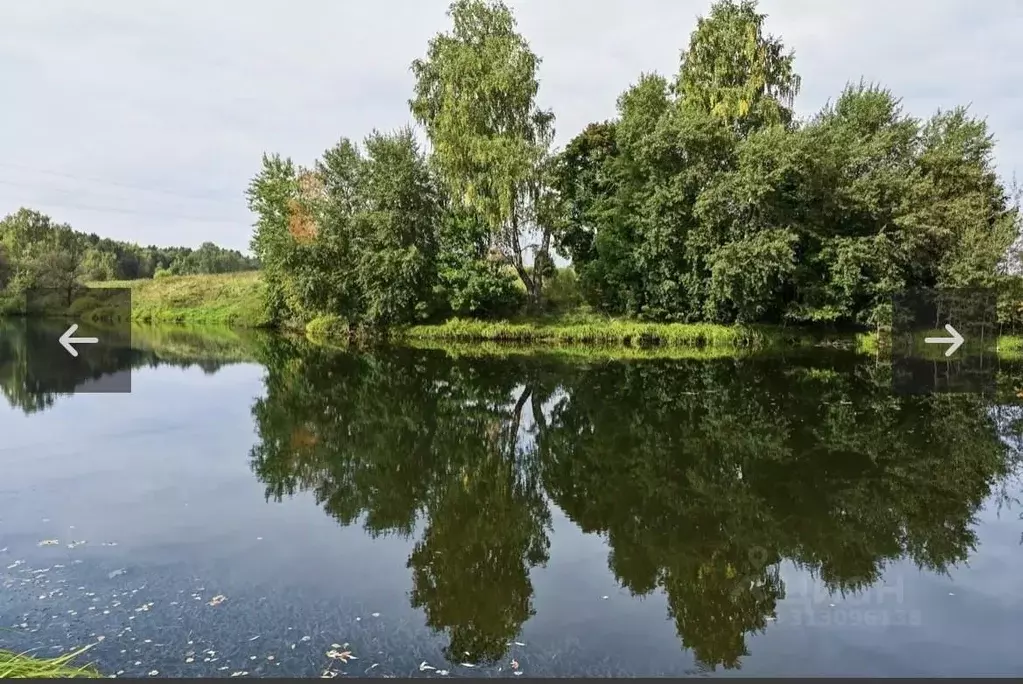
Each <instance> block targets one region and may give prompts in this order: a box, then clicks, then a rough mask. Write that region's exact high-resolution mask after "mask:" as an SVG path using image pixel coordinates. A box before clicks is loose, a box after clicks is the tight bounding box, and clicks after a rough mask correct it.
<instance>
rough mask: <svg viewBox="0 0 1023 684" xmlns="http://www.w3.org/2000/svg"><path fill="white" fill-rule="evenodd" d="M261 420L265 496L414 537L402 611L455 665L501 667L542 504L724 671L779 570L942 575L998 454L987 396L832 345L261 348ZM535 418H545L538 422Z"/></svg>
mask: <svg viewBox="0 0 1023 684" xmlns="http://www.w3.org/2000/svg"><path fill="white" fill-rule="evenodd" d="M265 356H266V359H265V361H266V363H267V366H268V373H267V378H266V386H267V393H266V397H265V398H264V399H261V400H259V401H258V402H257V404H256V405H255V407H254V415H255V417H256V421H257V427H258V430H259V435H260V441H259V443H258V444H257V446H256V447H255V448H254V449H253V454H252V459H253V468H254V470H255V472H256V473H257V474H258V476H259V477H260V479H261V480H262V481H263V482H265V483H266V485H267V494H268V496H271V497H281V496H285V495H289V494H291V493H293V492H295V491H297V490H301V489H310V490H313V491H314V492H315V494H316V496H317V499H318V500H319V501H320V502H321V503H322V504H323V505H324V507H325V509H326V510H327V511H328V512H329V513H330V514H331V515H333V516H335V517H336V518H337V519H338V520H339V521H340V522H341V523H342V524H351V523H353V522H354V521H355V520H357V519H360V518H361V519H363V521H364V525H365V527H366V528H367V530H369V531H370V532H371V533H373V534H384V533H396V534H401V535H404V536H410V535H412V534H413V533H414V531H415V529H416V521H417V519H420V518H421V519H422V520H423V529H422V532H421V536H420V537H419V538H418V540H417V543H416V545H415V548H414V550H413V552H412V555H411V557H410V559H409V567H410V569H411V571H412V576H413V581H414V588H413V591H412V596H411V601H412V604H413V606H415V607H421V608H422V609H423V610H424V611H425V613H426V619H427V623H428V624H429V625H430V626H431V627H433V628H435V629H437V630H440V631H445V632H446V633H447V634H448V637H449V640H450V644H449V650H448V652H449V657H451V658H453V659H462V655H463V653H465V652H468V653H469V654H470V656H471V657H473V658H477V659H481V660H482V659H490V660H492V659H497V658H500V657H501V656H502V655H503V654H504V652H505V645H506V643H507V641H509V640H511V639H512V638H513V637H514V635H515V634H516V633H517V632H518V631H519V630H520V629H521V626H522V624H523V623H524V622H525V620H527V619H528V618H529V616H530V615H532V613H533V608H532V595H533V590H532V585H531V583H530V580H529V571H530V569H531V568H533V567H536V566H538V565H542V564H543V563H544V562H546V559H547V548H548V544H549V541H548V530H549V526H550V512H549V509H548V504H547V502H548V501H552V502H554V503H556V504H557V505H558V506H559V507H560V508H561V509H562V510H564V511H565V513H566V514H567V515H568V516H569V517H570V518H571V519H572V520H573V521H574V522H575V523H576V524H578V525H579V526H580V527H581V528H582V529H584V530H586V531H589V532H595V533H600V534H602V535H603V536H605V537H606V538H607V540H608V544H609V547H610V555H609V559H608V563H609V566H610V568H611V570H612V571H613V572H614V574H615V575H616V577H617V578H618V579H619V581H620V582H621V583H622V585H623V586H625V587H627V588H628V589H629V590H631V591H632V592H633V593H635V594H639V595H641V594H647V593H650V592H652V591H655V590H658V589H660V590H662V591H664V592H665V593H666V594H667V597H668V604H669V612H670V615H671V617H672V619H673V620H674V622H675V625H676V629H677V631H678V634H679V636H680V639H681V640H682V644H683V646H684V647H685V648H687V649H691V650H692V651H693V653H694V655H695V657H696V658H697V659H698V660H699V661H700V662H701V663H703V664H705V665H707V666H718V665H721V666H725V667H736V666H738V665H739V663H740V659H741V657H742V656H743V655H744V654H746V636H747V635H748V634H751V633H755V632H757V631H760V630H763V629H764V628H765V626H766V624H767V621H768V619H769V618H770V617H771V616H772V615H773V614H774V611H775V606H776V603H777V601H778V599H779V598H781V597H782V596H784V586H783V583H782V581H781V578H780V576H779V572H778V565H779V563H780V562H781V561H782V560H790V561H793V562H795V563H796V564H798V565H800V566H802V567H804V568H806V569H807V570H809V571H810V572H811V573H812V574H813V575H815V576H816V577H818V578H820V579H821V580H822V581H823V582H824V583H825V584H826V586H827V587H828V588H830V589H832V590H838V591H856V590H860V589H863V588H865V587H867V586H869V585H871V584H872V583H874V582H876V581H877V580H878V579H879V578H880V576H881V573H882V572H883V570H884V567H885V565H886V564H887V563H889V562H891V561H895V560H897V559H901V558H907V557H908V558H910V559H912V560H913V561H914V562H916V563H917V564H919V565H920V566H921V567H924V568H928V569H932V570H943V569H945V568H946V567H948V566H949V565H950V564H953V563H956V562H959V561H962V560H964V559H965V558H966V557H967V554H968V553H969V552H970V551H971V549H972V548H973V545H974V544H975V541H976V540H975V536H974V532H973V530H972V526H973V522H974V520H973V516H974V514H975V512H976V511H977V509H978V507H979V506H980V504H981V502H982V501H983V499H984V498H985V496H986V495H987V494H988V493H989V492H990V490H991V486H992V484H994V483H995V482H996V481H997V480H998V479H999V478H1000V477H1002V476H1003V475H1004V474H1005V472H1006V469H1007V467H1008V465H1007V453H1006V448H1005V445H1004V444H1003V443H1002V442H1001V441H1000V440H999V430H998V426H997V425H996V424H995V421H994V419H993V418H992V414H991V412H990V411H989V409H988V407H987V406H985V405H984V403H983V402H982V401H981V400H980V399H978V398H972V397H964V396H961V395H959V396H935V397H896V396H893V395H891V393H890V391H889V388H888V385H887V384H886V383H885V382H884V381H883V379H880V378H874V377H872V375H871V370H870V369H868V368H866V367H865V366H857V365H855V364H854V363H853V362H852V360H851V358H850V357H847V356H842V355H838V354H836V355H826V356H824V357H821V356H820V355H818V356H816V357H815V359H814V360H813V363H812V364H810V363H807V362H805V361H802V360H800V359H799V358H791V359H786V360H778V359H762V360H757V359H747V360H741V361H740V360H717V361H691V362H686V361H670V362H667V361H666V362H661V361H656V362H654V361H649V362H639V363H605V364H596V365H593V366H592V367H583V366H579V365H568V364H561V363H557V362H553V361H550V360H542V359H536V358H533V359H520V360H509V359H488V360H475V361H472V360H464V359H463V360H457V361H453V360H450V359H448V358H447V357H445V356H444V355H442V354H439V353H436V352H423V351H419V352H416V351H411V350H405V351H389V352H379V353H377V354H376V355H351V354H340V353H332V352H329V351H323V350H309V349H303V348H300V347H296V346H291V345H289V344H288V343H285V342H281V341H277V342H275V343H273V344H270V345H268V346H267V347H266V350H265ZM544 407H546V410H544Z"/></svg>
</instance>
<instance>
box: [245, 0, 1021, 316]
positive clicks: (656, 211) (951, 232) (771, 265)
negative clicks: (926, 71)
mask: <svg viewBox="0 0 1023 684" xmlns="http://www.w3.org/2000/svg"><path fill="white" fill-rule="evenodd" d="M449 16H450V19H451V23H452V27H451V29H450V30H449V31H447V32H444V33H441V34H439V35H437V36H435V37H434V38H433V39H432V40H431V41H430V42H429V45H428V48H427V54H426V56H425V57H424V58H423V59H419V60H416V61H415V62H414V63H413V65H412V71H413V74H414V76H415V85H414V91H413V96H412V98H411V99H410V102H409V104H410V107H411V110H412V114H413V116H414V118H415V120H416V121H417V122H418V123H419V124H421V125H422V126H423V128H424V129H425V133H426V136H427V138H428V139H429V142H430V150H429V155H428V161H429V164H428V165H429V169H428V170H427V169H426V168H425V167H424V163H423V161H422V159H421V157H420V155H419V152H418V150H412V149H410V147H411V146H413V144H412V142H411V140H412V137H411V134H408V133H404V134H401V135H404V136H405V137H404V138H402V137H401V136H399V138H398V139H393V140H391V141H390V142H389V143H387V144H384V143H383V142H379V143H374V144H375V145H377V144H379V145H380V150H384V149H388V150H399V149H400V150H403V151H402V153H401V154H400V155H396V154H391V153H388V154H386V155H383V156H381V159H380V160H376V159H375V157H376V156H377V155H376V154H375V153H373V152H371V151H369V144H368V142H367V145H364V146H363V147H364V149H362V150H360V149H359V148H358V146H357V145H355V144H353V143H351V142H345V141H342V143H341V144H340V145H339V146H337V147H336V148H334V149H333V150H331V151H329V152H328V153H327V154H325V155H324V157H323V159H322V160H321V161H320V162H318V163H317V164H316V165H315V167H314V168H313V169H311V170H309V171H303V170H301V169H296V168H294V167H293V166H289V165H290V162H284V161H282V160H280V159H279V158H268V159H267V160H265V161H264V170H263V171H262V172H261V174H260V176H259V179H261V180H258V181H255V182H254V185H253V188H252V189H250V200H251V199H252V197H253V196H252V195H251V190H253V189H256V188H257V186H258V188H260V190H259V193H260V199H259V200H258V201H256V202H254V203H252V204H251V206H252V207H253V209H254V211H256V213H257V214H259V216H260V219H259V223H258V224H257V240H256V241H255V242H254V244H258V245H262V246H261V247H259V248H258V249H257V253H258V254H264V255H266V258H268V259H270V261H272V262H273V263H274V264H275V266H274V267H273V269H271V270H268V281H269V282H270V287H269V289H268V296H269V297H270V298H271V299H272V300H273V302H274V307H275V310H280V311H286V312H289V313H288V315H291V316H295V317H298V318H304V319H308V318H309V317H312V316H316V315H320V314H324V313H325V314H330V315H332V316H338V317H340V318H342V319H344V320H345V321H348V322H349V323H352V324H356V325H360V326H362V325H368V326H374V327H386V326H393V325H396V324H403V323H408V322H413V321H416V320H423V319H424V318H425V317H429V316H431V315H432V316H434V317H435V318H441V317H443V316H445V315H452V314H453V315H458V316H476V317H484V316H506V315H511V314H514V313H517V310H518V309H519V308H520V306H521V304H522V302H521V300H522V295H521V294H520V293H519V292H518V291H517V290H516V288H515V287H514V286H513V283H512V282H511V277H510V276H511V275H512V272H514V275H515V276H517V278H518V280H519V281H521V284H522V286H523V289H524V290H525V291H526V293H527V296H526V299H527V301H528V303H529V306H530V308H531V309H532V311H533V312H536V311H538V310H539V309H541V308H542V305H543V302H542V299H543V296H542V293H544V292H545V291H546V289H547V287H546V285H545V281H547V280H549V279H550V278H551V277H553V273H554V270H553V268H552V264H553V262H552V261H551V258H550V252H551V249H556V250H557V251H558V252H559V253H561V254H562V255H564V256H566V257H568V258H570V259H571V262H572V268H573V270H574V273H576V274H577V275H578V286H579V289H580V290H581V292H582V294H583V296H584V298H585V301H586V302H587V303H588V304H590V305H591V306H593V307H594V308H596V309H598V310H600V311H603V312H607V313H610V314H616V315H624V316H630V317H637V318H643V319H650V320H659V321H681V322H698V321H713V322H721V323H732V322H765V323H779V324H788V323H796V324H826V325H836V326H846V325H856V326H866V325H882V324H884V323H886V322H887V321H888V319H889V317H890V303H889V302H890V300H891V295H892V294H893V293H896V292H898V291H900V290H902V289H906V288H912V287H949V286H979V287H992V288H997V289H998V290H999V291H1000V292H1001V299H1002V306H1001V310H1002V312H1003V318H1005V317H1006V316H1008V317H1013V316H1016V317H1018V316H1017V313H1018V312H1017V309H1020V306H1019V302H1020V301H1021V298H1020V296H1019V292H1020V288H1021V287H1023V286H1020V285H1019V282H1018V280H1019V279H1018V276H1013V275H1011V274H1010V273H1009V272H1008V271H1007V264H1008V263H1009V262H1010V261H1011V259H1012V256H1013V245H1014V242H1016V241H1017V239H1018V237H1019V235H1020V230H1021V228H1023V223H1021V219H1020V212H1019V206H1018V202H1015V201H1014V200H1013V199H1012V198H1010V197H1009V196H1008V193H1007V192H1006V190H1005V188H1004V187H1003V186H1002V184H1001V182H1000V181H999V179H998V176H997V174H996V172H995V167H994V162H993V149H994V142H993V139H992V137H991V135H990V133H989V131H988V129H987V127H986V124H985V123H984V122H983V121H982V120H980V119H976V118H973V117H972V116H971V115H970V114H969V113H968V112H967V111H966V110H965V109H962V108H956V109H952V110H949V111H943V112H938V113H937V114H935V115H934V116H932V117H930V118H928V119H926V120H919V119H917V118H914V117H912V116H908V115H907V114H906V113H904V112H903V111H902V108H901V105H900V103H899V100H898V98H897V97H896V96H894V95H893V94H892V93H891V92H889V91H888V90H886V89H884V88H883V87H881V86H878V85H873V84H865V83H859V84H851V85H849V86H848V87H847V88H846V89H845V90H844V91H843V92H842V93H841V94H839V96H838V97H837V98H836V100H835V101H834V102H832V103H829V104H828V105H827V106H826V107H824V108H823V109H822V110H821V111H820V112H819V113H818V114H816V115H815V116H813V117H810V118H809V119H806V120H797V119H796V118H795V116H794V114H793V109H792V107H793V99H794V98H795V96H796V95H797V94H798V92H799V89H800V78H799V76H798V75H797V74H796V72H795V69H794V57H793V53H792V52H791V51H790V50H788V49H787V48H786V47H785V45H784V43H783V41H782V40H781V39H779V38H777V37H774V36H771V35H770V34H768V33H767V18H766V16H765V15H764V14H762V13H760V12H758V11H757V5H756V3H755V2H754V1H753V0H719V1H718V2H715V3H713V4H712V5H711V7H710V10H709V12H708V13H707V15H706V16H705V17H702V18H700V19H699V20H698V22H697V27H696V29H695V30H694V31H693V32H692V34H691V36H690V39H689V43H688V45H687V47H686V49H685V50H683V51H682V56H681V59H680V63H679V70H678V72H677V73H676V74H675V75H674V76H673V77H671V78H668V77H664V76H661V75H658V74H641V75H640V76H639V78H638V80H637V81H636V82H635V83H634V84H632V85H631V86H629V87H628V88H627V89H626V90H625V91H624V92H623V93H622V94H621V96H620V97H619V98H618V102H617V115H616V116H615V118H613V119H612V120H609V121H604V122H600V123H593V124H590V125H589V126H587V127H586V128H585V129H584V130H583V131H582V132H580V133H579V134H578V135H577V136H575V137H574V138H573V139H572V140H571V141H570V142H569V143H568V144H567V145H566V146H565V148H564V149H563V150H562V151H561V152H560V153H558V154H557V155H552V153H551V139H552V135H553V122H554V117H553V114H552V113H551V112H549V111H546V110H544V109H542V108H540V107H539V106H538V105H537V101H536V100H537V92H538V72H539V66H540V59H539V57H538V56H537V55H536V54H534V53H533V51H532V50H531V48H530V46H529V43H528V42H527V40H526V39H525V38H524V37H523V36H522V35H521V34H520V33H519V32H518V30H517V28H516V23H515V20H514V17H513V15H512V12H511V10H510V9H509V8H508V7H507V6H506V5H505V4H503V3H502V2H499V1H497V0H457V1H456V2H454V3H453V4H452V5H451V6H450V9H449ZM381 140H382V139H381ZM392 143H393V144H392ZM399 157H400V158H402V159H405V160H406V162H402V163H401V164H400V165H398V166H393V167H392V166H388V164H389V163H391V162H387V161H385V159H386V160H392V161H393V160H396V159H398V158H399ZM413 158H415V159H416V160H417V161H415V162H414V163H413V162H411V161H409V160H411V159H413ZM275 160H276V161H275ZM395 163H397V162H395ZM275 164H276V165H278V166H280V168H277V167H275V166H274V165H275ZM285 167H287V168H285ZM370 168H380V169H392V170H393V171H394V175H393V176H392V175H390V174H389V172H388V173H382V174H381V175H379V176H378V178H381V179H391V178H397V177H399V176H400V177H402V178H406V179H408V180H406V181H405V185H406V186H407V187H408V188H409V191H408V192H407V193H405V194H404V195H403V197H404V199H402V200H400V202H399V204H400V205H401V207H408V206H418V207H420V208H426V210H425V211H417V212H414V213H409V212H407V211H406V210H405V209H404V208H400V209H399V208H395V209H394V210H388V212H384V213H383V214H380V213H377V214H374V215H373V217H372V218H370V217H369V214H367V213H366V212H367V211H368V209H367V207H368V206H369V204H370V203H372V202H380V201H383V200H382V198H383V197H384V196H385V195H386V196H388V197H390V198H391V199H392V200H395V201H398V199H397V198H398V197H399V195H400V194H401V193H399V192H398V188H399V186H398V185H393V184H392V185H388V183H386V182H377V183H371V182H370V181H369V180H367V178H368V176H367V173H369V172H368V171H366V169H370ZM401 169H406V170H408V172H409V173H412V172H413V171H414V174H413V175H412V176H409V175H405V176H401V174H402V173H404V171H402V170H401ZM281 174H283V175H281ZM275 178H276V179H277V180H273V179H275ZM275 183H276V184H277V185H274V184H275ZM371 185H372V188H370V186H371ZM271 186H273V187H276V188H277V189H276V190H274V189H272V187H271ZM381 193H382V194H381ZM385 215H386V216H387V217H388V218H383V217H384V216H385ZM427 217H430V218H427ZM399 224H401V225H402V226H404V228H401V229H398V228H396V226H398V225H399ZM385 225H386V226H389V227H388V228H387V229H386V230H383V229H382V226H385ZM274 226H276V228H275V227H274ZM264 234H265V235H264ZM399 235H400V236H401V237H400V238H399V237H397V236H399ZM273 236H276V237H273ZM271 244H272V245H276V246H274V247H273V248H272V249H271V248H270V245H271ZM370 244H372V245H374V248H373V249H372V250H369V249H368V248H367V247H366V245H370ZM1017 246H1018V244H1017ZM530 253H532V255H533V263H532V264H530V263H529V258H528V257H529V254H530ZM264 261H265V259H264ZM386 283H390V285H386ZM428 291H429V292H428ZM570 299H571V298H570ZM1008 320H1009V319H1008V318H1005V321H1008Z"/></svg>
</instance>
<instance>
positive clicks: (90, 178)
mask: <svg viewBox="0 0 1023 684" xmlns="http://www.w3.org/2000/svg"><path fill="white" fill-rule="evenodd" d="M0 168H5V169H12V170H15V171H27V172H29V173H39V174H42V175H45V176H55V177H57V178H68V179H70V180H76V181H82V182H86V183H99V184H101V185H110V186H115V187H121V188H127V189H129V190H137V191H141V192H152V193H156V194H160V195H168V196H170V197H179V198H188V199H193V200H199V201H202V202H214V201H216V199H214V198H213V197H210V196H208V195H195V194H190V193H183V192H179V191H175V190H167V189H164V188H154V187H146V186H143V185H133V184H131V183H123V182H121V181H115V180H111V179H109V178H97V177H94V176H78V175H75V174H71V173H64V172H61V171H51V170H49V169H38V168H33V167H31V166H23V165H21V164H9V163H7V162H0Z"/></svg>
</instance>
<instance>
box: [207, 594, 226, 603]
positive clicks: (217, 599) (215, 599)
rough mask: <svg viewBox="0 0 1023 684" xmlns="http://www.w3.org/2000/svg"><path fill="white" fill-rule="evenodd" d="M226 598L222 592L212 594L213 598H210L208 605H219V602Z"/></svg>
mask: <svg viewBox="0 0 1023 684" xmlns="http://www.w3.org/2000/svg"><path fill="white" fill-rule="evenodd" d="M226 600H227V597H226V596H224V595H223V594H217V595H216V596H214V597H213V598H211V599H210V603H209V605H211V606H219V605H220V604H221V603H223V602H224V601H226Z"/></svg>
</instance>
